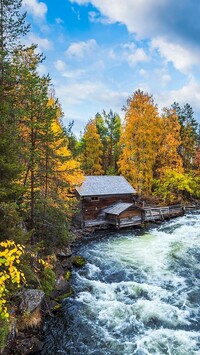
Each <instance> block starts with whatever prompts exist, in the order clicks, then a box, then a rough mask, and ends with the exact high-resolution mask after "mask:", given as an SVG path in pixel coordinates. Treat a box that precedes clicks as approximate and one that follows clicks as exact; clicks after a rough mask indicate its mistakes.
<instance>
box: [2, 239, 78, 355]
mask: <svg viewBox="0 0 200 355" xmlns="http://www.w3.org/2000/svg"><path fill="white" fill-rule="evenodd" d="M79 237H80V236H79ZM78 239H79V238H78ZM55 255H56V260H55V264H54V270H53V271H54V272H55V275H56V282H55V287H54V289H53V290H52V291H51V292H50V294H49V295H46V294H45V293H44V291H42V290H39V289H25V290H23V291H21V292H20V293H19V294H18V295H17V297H16V300H15V307H13V314H12V315H11V317H12V321H11V325H10V332H9V337H8V340H7V344H6V348H5V349H4V351H3V352H2V355H28V354H30V355H31V354H35V355H36V354H40V353H41V351H42V348H43V339H42V337H43V334H42V329H43V326H44V322H45V319H46V318H47V317H54V315H55V313H56V312H58V311H59V310H60V308H61V307H62V300H63V299H65V298H67V297H70V296H73V294H74V291H73V288H72V286H71V282H70V279H71V275H72V271H73V268H74V267H81V266H83V265H85V259H84V258H83V257H82V256H79V255H74V253H72V250H71V247H69V246H68V247H66V248H63V249H60V250H57V251H56V253H55Z"/></svg>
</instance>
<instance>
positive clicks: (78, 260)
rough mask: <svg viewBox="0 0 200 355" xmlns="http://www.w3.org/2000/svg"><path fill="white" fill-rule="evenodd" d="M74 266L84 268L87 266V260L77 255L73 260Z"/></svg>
mask: <svg viewBox="0 0 200 355" xmlns="http://www.w3.org/2000/svg"><path fill="white" fill-rule="evenodd" d="M72 264H73V265H74V266H77V267H81V266H84V265H85V264H86V260H85V258H84V257H83V256H80V255H75V256H73V258H72Z"/></svg>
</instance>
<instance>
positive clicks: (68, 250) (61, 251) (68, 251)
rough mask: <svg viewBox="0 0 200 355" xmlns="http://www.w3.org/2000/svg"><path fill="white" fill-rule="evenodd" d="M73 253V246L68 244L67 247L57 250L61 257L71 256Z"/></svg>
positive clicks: (57, 254)
mask: <svg viewBox="0 0 200 355" xmlns="http://www.w3.org/2000/svg"><path fill="white" fill-rule="evenodd" d="M71 255H72V251H71V248H70V247H69V246H68V247H65V248H62V249H58V250H57V251H56V256H57V257H59V258H60V257H61V258H69V257H70V256H71Z"/></svg>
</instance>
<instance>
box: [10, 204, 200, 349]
mask: <svg viewBox="0 0 200 355" xmlns="http://www.w3.org/2000/svg"><path fill="white" fill-rule="evenodd" d="M187 210H189V211H191V210H192V212H194V211H195V209H194V208H192V209H191V208H189V209H187ZM161 225H162V222H161ZM156 227H158V224H157V223H149V224H148V225H146V227H145V228H144V227H143V228H138V227H137V228H131V229H130V228H128V229H126V231H125V230H123V231H122V230H121V231H118V232H117V235H118V237H119V236H120V235H123V234H124V232H127V233H130V232H131V231H132V232H134V233H135V234H136V235H138V236H142V235H143V234H144V232H148V231H149V230H151V229H152V228H156ZM73 233H76V239H75V241H74V242H73V243H72V244H71V248H65V250H60V251H58V252H57V261H56V264H55V268H54V271H55V274H56V286H55V289H54V290H53V291H52V293H51V295H49V296H48V297H45V298H43V299H42V302H41V304H40V305H38V306H39V310H40V315H41V317H40V323H39V324H37V325H34V327H32V328H30V327H29V326H27V327H26V328H25V329H22V330H18V331H17V332H16V334H15V340H13V339H10V344H9V348H7V350H6V351H5V352H4V353H3V354H5V355H10V354H13V355H18V354H24V355H25V354H40V353H41V352H42V349H43V346H44V341H45V339H44V335H43V327H44V323H45V321H46V320H47V319H50V318H51V317H52V318H54V317H57V314H59V311H60V309H61V307H62V302H63V300H64V299H66V298H67V297H68V296H73V293H74V291H73V289H72V285H71V279H70V277H71V274H72V273H74V272H76V270H77V267H78V266H82V265H83V264H84V262H83V263H81V264H80V263H76V262H75V259H74V257H75V255H76V254H78V252H79V251H80V248H81V247H84V245H87V244H90V242H92V241H95V242H97V243H98V242H101V241H103V240H106V239H107V237H108V235H109V237H111V238H112V236H115V234H116V231H114V230H113V229H110V230H109V231H102V230H96V231H94V230H93V229H91V228H90V229H87V231H86V230H84V231H83V230H75V229H74V230H73ZM77 260H78V259H77ZM80 260H81V259H80ZM82 261H83V260H82ZM38 306H37V307H36V308H38ZM35 310H36V309H35ZM37 311H38V309H37ZM34 317H35V315H34ZM29 323H30V319H29ZM10 349H12V350H10Z"/></svg>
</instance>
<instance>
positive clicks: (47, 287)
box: [40, 267, 56, 296]
mask: <svg viewBox="0 0 200 355" xmlns="http://www.w3.org/2000/svg"><path fill="white" fill-rule="evenodd" d="M40 283H41V287H42V290H43V291H44V292H45V294H46V295H47V296H49V295H50V293H51V292H52V291H53V289H54V287H55V283H56V275H55V272H54V271H53V270H52V269H51V268H50V267H46V268H45V269H44V270H43V272H42V274H41V278H40Z"/></svg>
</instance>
